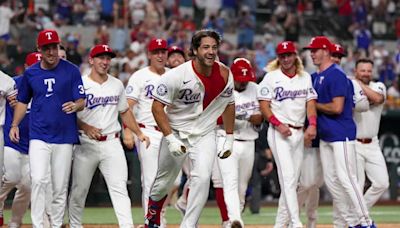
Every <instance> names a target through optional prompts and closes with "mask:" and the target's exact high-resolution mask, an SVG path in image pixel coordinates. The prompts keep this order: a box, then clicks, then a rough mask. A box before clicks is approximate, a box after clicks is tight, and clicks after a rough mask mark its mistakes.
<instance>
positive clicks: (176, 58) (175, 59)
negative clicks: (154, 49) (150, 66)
mask: <svg viewBox="0 0 400 228" xmlns="http://www.w3.org/2000/svg"><path fill="white" fill-rule="evenodd" d="M184 62H185V58H184V57H183V55H182V54H181V53H179V52H173V53H171V54H170V55H169V56H168V66H169V67H171V68H175V67H177V66H179V65H181V64H182V63H184Z"/></svg>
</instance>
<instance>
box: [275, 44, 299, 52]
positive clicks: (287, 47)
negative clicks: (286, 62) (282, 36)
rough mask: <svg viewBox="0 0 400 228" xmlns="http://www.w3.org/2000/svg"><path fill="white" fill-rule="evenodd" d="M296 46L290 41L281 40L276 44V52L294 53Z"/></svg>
mask: <svg viewBox="0 0 400 228" xmlns="http://www.w3.org/2000/svg"><path fill="white" fill-rule="evenodd" d="M296 52H297V50H296V47H295V45H294V43H293V42H292V41H283V42H280V43H279V44H278V45H277V46H276V54H278V55H281V54H285V53H296Z"/></svg>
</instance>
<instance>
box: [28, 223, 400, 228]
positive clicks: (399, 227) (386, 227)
mask: <svg viewBox="0 0 400 228" xmlns="http://www.w3.org/2000/svg"><path fill="white" fill-rule="evenodd" d="M28 227H31V226H28V225H23V226H22V228H28ZM84 227H85V228H117V227H118V225H85V226H84ZM136 227H138V226H136ZM199 227H200V228H220V227H221V225H200V226H199ZM272 227H273V226H272V225H246V228H272ZM168 228H179V225H173V224H171V225H168ZM317 228H332V225H329V224H325V225H318V226H317ZM379 228H400V224H379Z"/></svg>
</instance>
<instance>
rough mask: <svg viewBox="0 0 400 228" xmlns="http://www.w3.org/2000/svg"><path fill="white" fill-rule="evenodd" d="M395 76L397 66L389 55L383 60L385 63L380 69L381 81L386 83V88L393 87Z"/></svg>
mask: <svg viewBox="0 0 400 228" xmlns="http://www.w3.org/2000/svg"><path fill="white" fill-rule="evenodd" d="M395 77H396V74H395V66H394V64H393V62H392V59H391V58H390V56H389V55H386V56H385V57H384V58H383V63H382V65H381V66H380V67H379V81H380V82H382V83H384V84H385V85H386V87H389V86H391V85H393V82H394V79H395Z"/></svg>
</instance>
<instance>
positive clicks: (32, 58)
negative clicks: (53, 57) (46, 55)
mask: <svg viewBox="0 0 400 228" xmlns="http://www.w3.org/2000/svg"><path fill="white" fill-rule="evenodd" d="M40 60H42V54H40V53H39V52H32V53H29V54H28V55H26V57H25V64H26V65H27V66H32V65H33V64H35V63H37V62H39V61H40Z"/></svg>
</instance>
